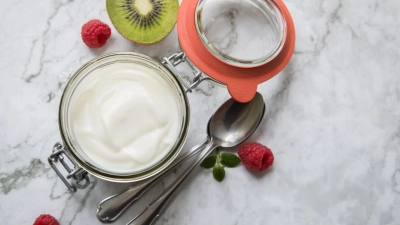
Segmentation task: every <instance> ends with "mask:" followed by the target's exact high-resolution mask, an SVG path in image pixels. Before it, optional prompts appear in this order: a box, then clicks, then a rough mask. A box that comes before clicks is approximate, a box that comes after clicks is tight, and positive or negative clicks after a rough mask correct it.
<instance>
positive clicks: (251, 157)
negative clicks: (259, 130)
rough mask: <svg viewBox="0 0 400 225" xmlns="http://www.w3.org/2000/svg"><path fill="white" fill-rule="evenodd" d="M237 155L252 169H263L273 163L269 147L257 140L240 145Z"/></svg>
mask: <svg viewBox="0 0 400 225" xmlns="http://www.w3.org/2000/svg"><path fill="white" fill-rule="evenodd" d="M238 155H239V157H240V159H241V160H242V163H243V164H244V165H245V166H246V167H247V168H249V169H250V170H253V171H263V170H265V169H267V168H268V167H270V166H271V165H272V163H274V155H273V154H272V151H271V149H269V148H267V147H266V146H264V145H262V144H260V143H257V142H252V143H247V144H245V145H242V146H241V147H240V148H239V151H238Z"/></svg>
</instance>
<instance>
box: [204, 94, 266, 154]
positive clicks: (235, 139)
mask: <svg viewBox="0 0 400 225" xmlns="http://www.w3.org/2000/svg"><path fill="white" fill-rule="evenodd" d="M264 108H265V104H264V100H263V98H262V96H261V94H259V93H256V95H255V96H254V98H253V100H251V101H250V102H248V103H240V102H237V101H235V100H233V99H229V100H228V101H226V102H225V103H224V104H223V105H222V106H221V107H220V108H219V109H218V110H217V112H215V114H214V115H213V116H212V117H211V118H210V121H209V124H208V128H207V131H208V135H209V136H210V137H211V138H212V140H213V141H214V143H215V144H217V145H219V146H220V147H225V148H228V147H233V146H236V145H238V144H240V143H242V142H243V141H245V140H246V139H247V138H249V137H250V136H251V135H252V134H253V133H254V131H255V130H256V129H257V128H258V125H259V124H260V122H261V120H262V118H263V115H264Z"/></svg>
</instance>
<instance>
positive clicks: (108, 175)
mask: <svg viewBox="0 0 400 225" xmlns="http://www.w3.org/2000/svg"><path fill="white" fill-rule="evenodd" d="M124 60H125V61H127V62H129V63H139V62H140V63H148V65H151V66H153V67H154V68H157V69H158V70H157V73H160V72H161V73H162V74H160V76H167V78H168V79H170V80H171V81H172V84H173V87H174V88H175V90H174V91H176V92H177V93H176V94H174V95H175V96H176V97H178V98H179V99H177V100H179V102H180V104H182V105H181V107H178V108H180V109H178V110H180V112H181V114H182V117H180V118H179V119H180V120H181V126H180V127H179V129H180V130H178V132H179V135H178V138H177V139H176V141H175V144H174V145H173V147H171V149H169V150H168V151H169V152H168V154H167V155H166V156H165V157H164V158H163V159H161V160H160V161H159V162H158V163H156V164H155V165H152V166H151V167H149V168H146V169H144V170H141V171H135V172H127V173H118V172H114V171H112V170H107V169H105V168H100V167H98V166H96V165H95V164H94V163H93V162H91V161H90V159H88V157H87V156H84V155H83V154H82V152H81V150H79V146H78V145H77V143H76V141H75V139H74V137H73V135H72V131H71V128H70V127H69V122H68V121H69V120H68V118H69V112H68V111H69V101H70V100H71V98H72V96H73V92H74V91H75V89H76V87H77V86H78V84H79V82H80V81H81V80H82V79H83V78H85V77H86V76H87V75H88V74H90V71H91V68H92V67H93V68H96V67H98V66H101V65H104V64H105V63H110V62H111V63H112V62H114V63H115V62H121V61H124ZM155 70H156V69H155ZM189 120H190V106H189V102H188V99H187V95H186V93H185V89H184V87H183V86H182V84H181V83H180V82H179V80H178V79H177V78H176V77H175V76H174V75H173V74H172V73H171V72H170V71H169V70H168V69H166V68H165V67H164V66H163V65H162V64H160V63H159V62H157V61H155V60H154V59H152V58H150V57H148V56H146V55H143V54H140V53H134V52H111V53H107V54H103V55H101V56H98V57H96V58H94V59H91V60H89V61H88V62H86V63H85V64H84V65H82V66H81V67H80V68H79V69H78V70H77V71H76V72H75V73H74V74H73V75H72V76H71V78H70V79H69V80H68V82H67V84H66V86H65V88H64V91H63V93H62V95H61V100H60V105H59V118H58V122H59V130H60V134H61V138H62V141H63V143H64V145H65V146H66V149H67V150H68V152H69V153H70V154H71V156H72V157H73V159H74V160H75V161H76V162H77V163H78V164H79V166H81V167H82V168H83V169H84V170H86V171H88V172H89V173H91V174H92V175H94V176H96V177H99V178H101V179H103V180H108V181H113V182H133V181H139V180H143V179H146V178H148V177H151V176H153V175H155V174H157V173H159V172H160V171H162V170H163V169H165V168H166V167H167V166H168V165H169V164H170V163H171V162H172V161H173V160H174V159H175V158H176V157H177V155H178V154H179V153H180V151H181V149H182V147H183V145H184V143H185V141H186V138H187V133H188V127H189Z"/></svg>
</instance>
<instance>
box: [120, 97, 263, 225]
mask: <svg viewBox="0 0 400 225" xmlns="http://www.w3.org/2000/svg"><path fill="white" fill-rule="evenodd" d="M264 108H265V104H264V100H263V98H262V96H261V94H259V93H256V95H255V97H254V98H253V100H251V101H250V102H248V103H239V102H236V101H235V100H233V99H229V100H228V101H226V102H225V103H224V104H223V105H222V106H221V107H220V108H219V109H218V110H217V112H215V114H214V115H213V116H212V117H211V118H210V121H209V123H208V129H207V133H208V137H207V139H206V142H207V146H206V147H205V149H204V150H203V151H202V152H201V153H200V155H199V156H198V157H197V159H196V160H195V162H194V163H193V164H192V165H191V166H190V167H189V169H187V170H186V171H185V172H184V173H183V174H182V175H181V176H180V177H179V178H178V179H177V180H176V181H175V182H174V183H173V184H172V185H171V186H170V187H169V188H168V189H167V190H165V192H164V193H163V194H162V195H161V196H160V197H159V198H158V199H156V200H155V201H154V202H153V203H151V204H150V205H149V206H147V208H146V209H145V210H144V211H143V212H142V213H140V214H139V215H138V216H136V217H135V218H134V219H132V220H131V221H129V222H128V224H136V225H142V224H153V223H154V222H155V221H156V219H157V218H158V217H159V216H160V213H161V211H162V210H163V209H164V208H165V206H166V205H167V203H168V202H169V201H170V200H171V198H172V196H173V195H174V194H175V193H176V191H177V189H178V188H179V187H181V185H182V184H183V183H184V182H185V181H186V179H187V178H188V177H189V176H190V175H191V174H192V172H193V171H194V168H196V167H197V166H198V165H199V164H200V163H201V162H202V161H203V160H204V159H205V158H206V157H207V156H208V155H209V154H210V153H211V152H212V151H213V150H214V149H215V148H217V147H233V146H236V145H238V144H240V143H242V142H243V141H245V140H246V139H247V138H248V137H250V136H251V135H252V134H253V133H254V131H255V130H256V129H257V127H258V125H259V124H260V122H261V119H262V117H263V114H264Z"/></svg>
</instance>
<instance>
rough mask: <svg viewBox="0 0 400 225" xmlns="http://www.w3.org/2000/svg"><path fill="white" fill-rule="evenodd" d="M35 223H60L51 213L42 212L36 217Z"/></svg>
mask: <svg viewBox="0 0 400 225" xmlns="http://www.w3.org/2000/svg"><path fill="white" fill-rule="evenodd" d="M33 225H60V224H59V223H58V221H57V220H56V218H54V217H52V216H51V215H49V214H42V215H40V216H39V217H38V218H36V220H35V222H34V223H33Z"/></svg>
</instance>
